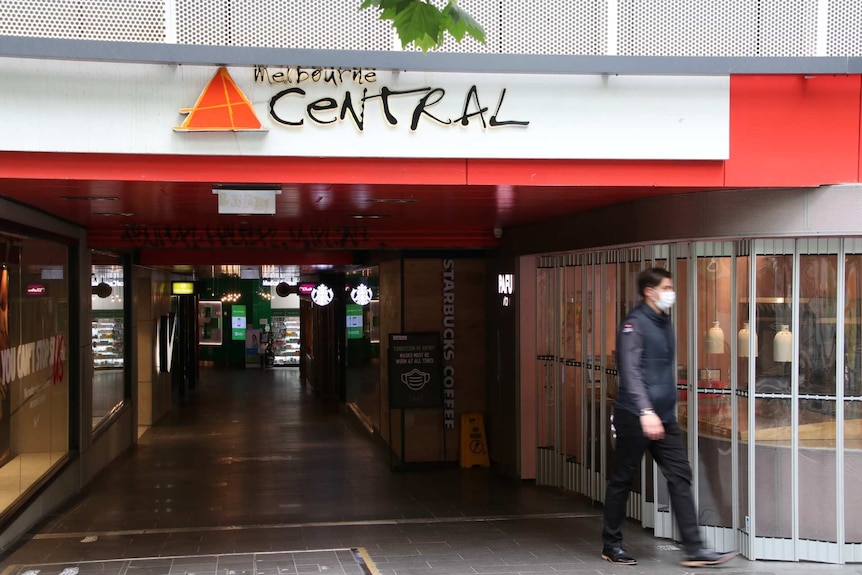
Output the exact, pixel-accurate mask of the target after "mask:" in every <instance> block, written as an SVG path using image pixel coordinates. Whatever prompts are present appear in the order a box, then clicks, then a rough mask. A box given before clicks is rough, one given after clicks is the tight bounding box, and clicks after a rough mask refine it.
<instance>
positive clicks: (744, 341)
mask: <svg viewBox="0 0 862 575" xmlns="http://www.w3.org/2000/svg"><path fill="white" fill-rule="evenodd" d="M750 337H751V330H750V328H749V326H748V322H745V323H743V324H742V329H741V330H739V333H737V334H736V351H737V352H738V353H739V357H748V342H749V338H750ZM757 353H758V351H757V332H754V357H757Z"/></svg>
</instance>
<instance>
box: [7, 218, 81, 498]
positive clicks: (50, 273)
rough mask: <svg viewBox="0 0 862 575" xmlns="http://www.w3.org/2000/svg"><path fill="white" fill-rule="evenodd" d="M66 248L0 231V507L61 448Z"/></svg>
mask: <svg viewBox="0 0 862 575" xmlns="http://www.w3.org/2000/svg"><path fill="white" fill-rule="evenodd" d="M70 376H71V369H70V366H69V266H68V249H67V248H66V247H65V246H63V245H60V244H56V243H53V242H48V241H44V240H36V239H31V238H27V237H20V236H10V235H5V234H4V235H0V512H2V511H4V510H5V509H7V508H8V507H9V506H10V505H11V504H12V503H13V502H15V501H16V500H17V499H18V498H19V497H20V496H21V495H22V494H23V493H25V492H26V491H27V490H28V489H29V488H30V487H32V486H33V485H34V484H35V483H36V482H37V481H38V480H39V479H40V478H42V477H43V476H44V475H45V474H46V473H48V471H49V470H50V469H51V468H52V466H54V465H55V464H56V463H58V462H59V461H60V460H61V459H62V458H63V457H64V456H65V455H66V453H67V452H68V448H69V378H70Z"/></svg>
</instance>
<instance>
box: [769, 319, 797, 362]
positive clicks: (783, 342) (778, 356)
mask: <svg viewBox="0 0 862 575" xmlns="http://www.w3.org/2000/svg"><path fill="white" fill-rule="evenodd" d="M772 359H773V360H774V361H777V362H780V363H789V362H790V361H792V360H793V333H792V332H791V331H790V326H789V325H787V324H783V325H782V326H781V330H780V331H779V332H778V333H776V334H775V337H774V338H773V339H772Z"/></svg>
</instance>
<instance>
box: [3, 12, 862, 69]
mask: <svg viewBox="0 0 862 575" xmlns="http://www.w3.org/2000/svg"><path fill="white" fill-rule="evenodd" d="M174 19H175V16H174ZM168 21H169V22H170V19H169V20H168ZM175 28H176V25H175V23H174V30H175ZM175 36H176V34H174V40H175ZM0 57H10V58H33V59H44V60H76V61H86V62H111V63H137V64H168V65H174V66H180V65H201V66H236V67H254V66H284V65H285V64H288V63H289V64H291V65H300V66H307V67H319V68H374V69H377V70H393V71H395V70H415V71H435V72H470V73H502V74H620V75H630V74H645V75H674V76H724V75H728V74H737V75H739V74H798V75H812V74H862V57H857V56H848V57H843V56H840V57H839V56H812V57H721V56H716V57H698V56H570V55H532V54H476V53H450V52H446V53H444V52H431V53H421V52H404V51H397V50H393V51H385V52H383V51H370V50H368V51H366V50H309V49H295V48H259V47H245V46H198V45H190V44H176V43H165V44H160V43H148V42H109V41H99V40H71V39H58V38H37V37H29V36H0Z"/></svg>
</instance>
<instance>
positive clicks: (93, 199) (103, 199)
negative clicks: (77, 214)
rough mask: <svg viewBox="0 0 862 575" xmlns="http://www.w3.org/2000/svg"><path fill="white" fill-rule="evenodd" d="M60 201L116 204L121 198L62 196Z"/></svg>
mask: <svg viewBox="0 0 862 575" xmlns="http://www.w3.org/2000/svg"><path fill="white" fill-rule="evenodd" d="M60 199H62V200H70V201H71V200H74V201H79V202H116V201H118V200H119V199H120V198H118V197H116V196H60Z"/></svg>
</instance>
